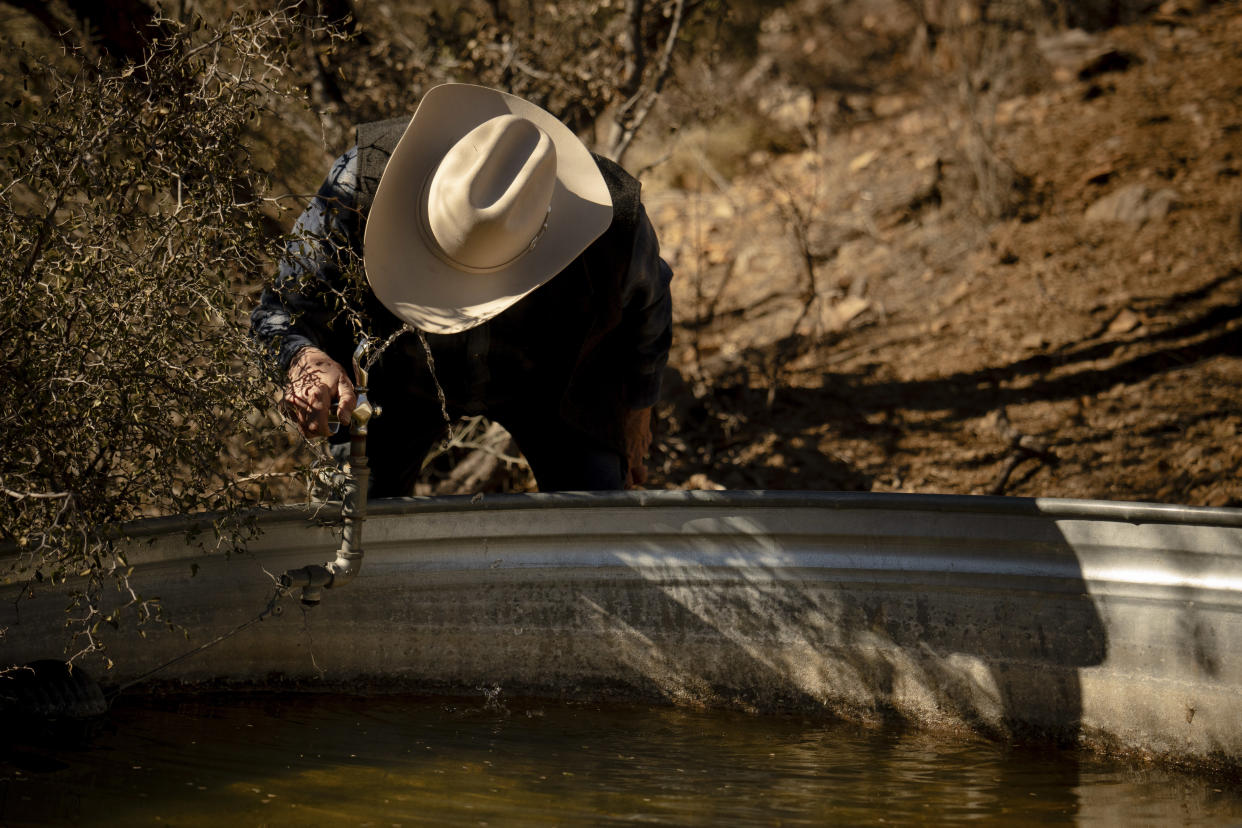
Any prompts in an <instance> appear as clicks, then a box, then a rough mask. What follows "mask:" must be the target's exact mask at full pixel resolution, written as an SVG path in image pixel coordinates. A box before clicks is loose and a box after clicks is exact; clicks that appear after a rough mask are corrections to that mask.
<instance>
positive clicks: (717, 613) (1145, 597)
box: [0, 492, 1242, 769]
mask: <svg viewBox="0 0 1242 828" xmlns="http://www.w3.org/2000/svg"><path fill="white" fill-rule="evenodd" d="M334 516H335V513H333V512H331V510H321V511H320V512H319V513H318V514H315V515H312V514H311V512H310V511H309V510H307V509H282V510H278V511H274V512H270V513H265V514H264V515H262V516H261V518H260V526H261V528H262V530H263V531H262V534H261V535H260V536H259V537H258V538H257V539H256V540H255V541H254V542H253V543H252V544H251V546H250V548H249V550H248V551H247V552H245V553H242V554H234V555H232V556H229V557H227V558H226V557H225V556H223V555H221V554H218V553H210V554H209V553H207V552H204V551H203V550H202V549H201V548H200V547H199V545H196V544H187V542H186V539H185V533H184V532H185V529H186V528H187V527H188V526H190V525H191V523H192V522H193V521H191V520H189V519H161V520H156V521H147V522H144V523H142V524H138V525H136V526H135V527H133V531H131V533H130V534H131V535H132V536H133V541H132V551H131V552H130V553H129V557H130V562H131V563H132V564H133V565H134V567H135V568H134V573H133V580H134V583H135V584H136V585H137V586H138V588H139V591H140V592H141V593H142V594H143V595H146V596H150V595H158V596H159V597H160V598H161V599H162V602H163V604H164V606H165V608H166V610H167V611H168V613H169V615H170V616H171V618H172V619H173V620H174V621H176V622H177V623H179V624H181V625H183V626H184V627H185V628H186V629H187V630H188V631H189V635H190V637H189V639H188V640H187V639H186V638H185V636H184V635H183V634H181V633H177V632H167V631H164V630H162V629H153V630H150V631H148V633H147V637H146V638H145V639H143V638H140V637H139V636H138V635H137V634H136V633H135V632H134V631H133V630H129V629H126V628H122V630H121V631H119V632H117V633H114V634H113V635H112V636H111V637H110V638H109V639H108V646H109V654H110V655H111V657H112V659H113V661H114V663H115V666H114V668H113V669H112V670H111V672H110V673H108V674H106V675H104V680H105V681H108V682H112V683H118V684H120V683H124V682H125V681H127V680H129V679H132V678H134V677H137V676H140V675H142V674H143V673H145V672H146V671H148V670H151V669H152V668H154V667H157V666H159V665H160V664H163V663H164V662H166V661H168V660H169V659H171V658H173V657H174V656H176V655H179V654H181V653H183V652H185V651H187V650H188V649H190V648H192V647H194V646H196V645H198V644H201V643H205V642H208V641H211V640H212V639H214V638H216V637H217V636H220V635H222V634H224V633H227V632H229V631H230V630H233V629H235V628H236V627H238V626H239V625H241V624H244V623H245V622H246V621H247V620H249V619H253V618H254V617H255V616H256V614H257V613H259V612H260V611H261V610H262V609H263V607H264V606H265V605H266V604H267V602H268V600H269V599H270V597H271V596H272V593H273V580H272V577H271V576H270V574H269V573H280V572H282V571H284V570H286V569H289V568H294V567H299V566H302V565H304V564H307V563H319V562H322V561H324V560H328V559H330V558H331V556H332V554H333V552H334V550H335V548H336V545H337V537H336V535H335V530H334V527H333V520H331V518H333V517H334ZM364 541H365V543H364V546H365V550H366V557H365V560H364V563H363V567H362V571H361V574H360V575H359V576H358V577H357V578H356V579H354V581H353V582H351V583H350V584H348V585H347V586H345V587H343V588H340V589H336V590H328V591H326V592H325V593H324V595H323V601H322V604H321V605H320V606H318V607H316V608H314V609H312V610H307V611H306V612H301V611H299V608H298V606H299V605H298V603H297V601H296V600H295V599H294V598H285V599H284V600H283V601H282V608H283V610H284V611H283V613H281V614H280V615H271V616H268V617H266V618H265V619H264V620H263V621H262V622H261V623H256V624H253V625H251V626H249V627H247V628H246V629H245V630H243V631H242V632H240V633H238V634H237V635H235V636H232V637H231V638H229V639H228V640H226V641H224V642H222V643H220V644H218V645H216V646H213V647H210V648H208V649H206V650H204V651H203V652H201V653H198V654H196V655H194V656H192V657H190V658H187V659H185V660H183V661H180V662H178V663H176V664H174V665H172V666H170V667H168V668H167V669H165V670H163V671H161V672H160V674H159V678H160V680H161V681H164V682H168V681H174V682H184V683H191V684H194V683H204V682H205V683H210V684H212V685H214V686H218V685H220V684H244V685H280V686H289V685H306V686H310V687H315V686H323V687H334V688H339V687H341V686H342V685H353V686H357V687H366V688H372V689H377V688H384V687H401V688H403V689H410V688H426V689H451V688H475V687H479V686H482V685H487V686H494V685H500V686H502V687H504V688H506V691H513V692H530V693H543V694H556V695H562V696H572V695H586V694H590V695H595V694H615V695H621V696H630V697H647V698H650V697H657V698H661V699H666V700H670V701H674V702H678V703H693V704H707V705H727V706H734V707H743V708H748V709H755V710H768V709H783V708H797V709H801V710H805V711H811V712H817V713H822V714H825V715H840V716H846V717H849V718H854V719H879V718H899V719H902V720H907V721H910V722H912V723H916V724H919V725H921V726H929V727H950V728H956V729H967V730H971V731H974V732H978V733H981V734H984V735H986V736H989V737H993V738H1013V737H1015V736H1017V737H1023V738H1029V737H1032V736H1035V737H1038V738H1041V739H1047V740H1054V741H1061V742H1066V741H1076V742H1080V743H1085V744H1089V745H1093V746H1097V747H1104V748H1121V749H1127V750H1135V751H1143V752H1147V753H1151V754H1155V755H1160V756H1163V757H1167V758H1171V759H1174V760H1178V761H1190V762H1195V763H1208V764H1214V765H1223V766H1227V767H1231V768H1235V769H1236V768H1238V767H1239V766H1242V715H1240V714H1242V702H1239V698H1240V697H1242V694H1240V693H1239V692H1238V691H1239V687H1242V510H1237V509H1199V508H1188V507H1178V506H1158V505H1142V504H1126V503H1105V502H1089V501H1067V500H1026V499H1017V498H985V497H955V496H935V495H875V494H829V493H771V492H754V493H736V492H734V493H725V492H711V493H708V492H692V493H690V492H628V493H617V494H607V495H593V494H592V495H588V494H583V495H574V494H559V495H525V496H503V497H485V498H477V497H476V498H475V499H456V498H450V499H438V500H436V499H433V500H420V499H410V500H393V501H382V502H378V503H373V504H371V507H370V512H369V515H368V519H367V522H366V530H365V537H364ZM9 569H10V566H8V565H4V564H0V571H3V572H6V573H8V574H6V575H5V581H4V585H3V586H2V587H0V627H7V628H8V630H7V634H6V636H5V638H4V639H3V640H0V661H2V662H5V663H22V662H25V661H29V660H33V659H36V658H46V657H48V656H52V655H56V654H58V653H61V652H62V651H63V647H64V631H63V622H64V615H63V610H64V603H65V602H64V599H63V596H58V595H56V594H54V593H51V592H49V591H46V590H45V591H39V592H36V597H35V598H33V599H23V600H21V601H15V598H16V596H17V595H18V594H19V593H20V591H21V586H20V581H21V577H22V576H21V573H20V572H9ZM88 665H89V663H88ZM96 672H97V674H98V673H100V672H102V671H101V670H99V669H98V668H96Z"/></svg>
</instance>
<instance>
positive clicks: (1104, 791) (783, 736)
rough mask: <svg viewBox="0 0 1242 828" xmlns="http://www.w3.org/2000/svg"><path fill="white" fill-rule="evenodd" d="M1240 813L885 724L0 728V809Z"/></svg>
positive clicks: (363, 705) (291, 717) (401, 817)
mask: <svg viewBox="0 0 1242 828" xmlns="http://www.w3.org/2000/svg"><path fill="white" fill-rule="evenodd" d="M967 822H973V823H985V824H994V823H1002V824H1032V823H1047V824H1077V823H1083V824H1097V823H1099V822H1105V823H1107V824H1122V825H1126V826H1127V828H1134V826H1144V825H1153V826H1154V825H1161V826H1163V825H1169V824H1178V825H1193V824H1202V825H1220V824H1230V823H1233V824H1238V823H1242V793H1240V792H1239V791H1238V790H1236V789H1235V788H1234V787H1231V786H1230V785H1229V784H1228V783H1227V782H1226V781H1224V780H1220V779H1213V778H1210V777H1196V776H1193V775H1189V774H1182V773H1180V772H1176V771H1172V770H1169V769H1162V768H1156V767H1149V766H1142V765H1135V764H1134V763H1132V762H1129V763H1127V762H1120V761H1113V760H1108V759H1104V758H1101V757H1098V756H1094V755H1090V754H1084V753H1080V752H1077V751H1036V750H1028V749H1023V748H1020V747H1013V746H1002V745H996V744H989V743H983V742H979V741H974V740H968V739H957V738H945V737H943V736H932V735H928V734H922V733H915V732H907V731H902V730H899V729H892V728H863V727H859V726H854V725H845V724H834V723H825V722H822V721H807V720H804V719H803V718H802V717H797V716H763V717H759V716H750V715H746V714H743V713H731V712H702V711H688V710H682V709H671V708H658V707H656V708H653V707H642V706H626V705H599V704H585V703H573V704H571V703H559V702H546V701H533V700H506V699H504V697H503V694H500V693H498V692H496V691H484V692H483V693H482V694H481V695H480V696H479V697H476V698H470V699H459V698H426V697H408V696H382V697H378V698H369V699H364V698H359V697H354V696H324V695H306V696H289V695H283V696H274V695H244V694H242V695H234V696H213V697H195V698H185V699H180V700H178V699H164V700H157V701H153V700H150V699H141V698H140V699H125V698H122V700H121V701H120V702H119V703H118V704H117V705H116V706H115V707H114V709H113V711H112V713H111V714H110V716H109V718H108V720H107V721H106V722H105V723H104V724H103V725H102V726H101V727H100V728H98V732H96V733H93V734H91V735H90V736H89V737H86V738H84V739H82V740H80V741H79V742H77V743H67V742H64V741H59V742H56V741H53V740H50V739H49V738H48V737H47V734H42V735H40V734H30V735H28V736H26V737H24V738H21V739H13V738H11V734H9V735H8V736H6V737H4V738H3V739H0V825H6V826H8V825H13V826H18V825H60V824H74V825H105V826H106V825H118V826H119V825H125V826H132V825H181V826H198V825H202V826H218V825H237V826H243V825H246V826H249V825H269V826H277V825H299V826H306V825H327V824H331V825H373V826H384V827H385V828H388V826H407V825H463V826H464V825H469V826H480V825H491V826H496V825H608V824H622V823H626V824H632V823H640V824H668V825H729V826H748V825H763V826H769V825H825V824H849V825H863V824H883V823H888V824H893V823H896V824H911V823H933V824H939V825H944V824H961V823H967Z"/></svg>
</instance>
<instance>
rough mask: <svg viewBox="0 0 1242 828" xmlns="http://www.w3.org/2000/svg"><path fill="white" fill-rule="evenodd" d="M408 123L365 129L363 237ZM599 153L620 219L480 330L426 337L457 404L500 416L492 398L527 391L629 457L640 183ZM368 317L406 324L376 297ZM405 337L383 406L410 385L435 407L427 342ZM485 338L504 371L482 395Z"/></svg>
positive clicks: (387, 367)
mask: <svg viewBox="0 0 1242 828" xmlns="http://www.w3.org/2000/svg"><path fill="white" fill-rule="evenodd" d="M409 120H410V119H409V117H403V118H394V119H392V120H388V121H379V122H375V123H369V124H362V125H360V126H359V127H357V131H356V134H357V142H358V179H359V180H358V202H357V205H356V206H357V208H358V215H359V216H360V219H361V222H362V223H361V225H360V226H359V228H358V236H357V237H358V238H359V239H361V238H363V236H364V232H365V221H366V216H367V215H368V213H369V212H370V208H371V203H372V201H373V200H374V197H375V189H376V187H377V186H378V185H379V181H380V178H381V176H382V175H383V172H384V167H385V166H386V165H387V163H388V159H389V157H390V156H391V155H392V151H393V149H395V147H396V145H397V141H398V140H400V138H401V136H402V135H403V134H404V132H405V128H406V126H407V125H408V123H409ZM594 158H595V162H596V164H597V165H598V167H599V169H600V172H601V173H602V174H603V176H604V180H605V182H606V183H607V185H608V192H609V194H610V195H611V196H612V203H613V220H612V224H611V225H610V226H609V227H608V229H607V230H606V231H605V232H604V234H603V235H602V236H600V237H599V238H598V239H596V240H595V241H594V242H593V243H592V244H591V246H590V247H588V248H587V249H586V250H585V251H584V252H583V253H582V254H580V255H579V256H578V258H576V259H575V260H574V261H573V262H571V263H570V264H569V265H568V266H567V267H566V268H565V269H564V270H563V271H561V272H560V273H559V274H557V275H556V276H555V277H553V278H552V279H551V280H549V281H548V282H546V283H545V284H544V285H542V286H541V287H539V288H537V289H536V290H535V291H533V292H532V293H531V294H529V295H528V296H526V297H525V298H523V299H522V300H521V301H519V302H517V303H516V304H515V305H513V306H512V307H510V308H508V309H507V310H505V311H504V312H503V313H501V314H500V315H499V316H497V317H495V318H494V319H492V320H490V321H488V322H486V323H484V324H483V325H481V326H479V327H478V329H473V330H471V331H463V332H462V333H459V334H447V335H427V337H426V339H427V342H428V344H429V345H430V347H431V351H432V356H433V357H434V359H435V364H436V374H437V377H438V378H439V379H440V382H441V384H442V385H443V386H444V390H445V393H446V394H447V396H448V398H449V402H450V404H451V405H453V406H455V407H457V408H458V410H460V411H464V413H470V414H473V413H492V412H490V411H487V407H488V406H487V403H488V399H492V398H495V397H496V396H497V395H499V396H500V397H502V398H503V397H505V396H507V395H512V394H515V393H516V394H520V395H523V398H525V399H532V400H534V402H535V403H536V404H539V405H547V406H550V408H551V409H552V410H556V411H559V413H560V415H561V416H562V417H564V418H565V420H566V421H567V422H569V423H570V424H571V425H573V426H575V427H577V428H579V429H580V430H582V431H585V432H586V433H588V434H590V435H592V436H594V437H595V438H596V439H598V440H600V441H601V442H603V443H604V444H605V445H608V446H610V447H612V448H614V449H615V450H617V451H618V452H619V453H621V455H622V457H624V454H625V453H624V436H623V433H622V428H621V422H622V421H621V414H622V412H623V411H624V410H625V408H626V400H627V399H629V394H628V389H627V388H626V387H625V378H626V377H627V376H628V375H629V374H628V372H627V371H626V367H627V363H628V360H629V359H630V356H629V355H628V354H627V353H626V350H625V347H624V341H623V338H622V337H620V336H617V334H618V333H621V332H622V331H620V325H621V321H622V306H621V296H622V288H623V285H624V281H625V278H626V274H627V272H628V270H629V264H630V256H631V252H632V249H633V243H634V234H635V231H636V227H637V223H638V220H639V211H640V192H639V190H640V185H639V182H638V181H637V179H635V178H634V177H633V176H631V175H629V174H628V173H627V172H625V170H623V169H622V168H621V167H620V166H619V165H617V164H616V163H614V162H612V161H609V160H608V159H606V158H603V157H600V156H598V155H596V156H594ZM365 253H366V251H365V250H364V251H363V255H364V256H365ZM367 313H368V315H369V316H370V317H371V320H372V325H373V326H374V327H375V329H376V331H375V332H376V333H377V334H378V335H381V336H383V335H386V334H387V333H389V332H392V331H395V330H397V329H398V328H399V327H400V322H399V321H398V320H397V319H396V318H395V317H394V316H393V315H392V314H391V313H389V312H388V310H387V309H386V308H384V307H383V306H382V305H381V304H380V303H379V302H378V300H375V299H374V297H369V301H368V308H367ZM398 342H399V343H400V344H401V347H400V348H399V349H396V348H394V350H397V351H398V354H399V355H400V356H398V355H397V354H394V356H393V357H392V358H390V357H389V355H388V354H385V356H384V359H383V360H381V368H383V369H384V370H383V371H382V373H381V372H378V371H377V373H375V374H374V375H373V376H374V378H373V380H372V385H373V388H374V395H375V397H376V399H377V400H379V401H380V402H381V403H382V402H383V401H384V400H383V398H384V397H385V396H391V395H392V394H394V393H401V392H400V391H397V390H396V389H397V388H401V387H404V388H405V393H406V394H408V395H409V397H410V398H412V399H413V398H419V399H424V400H425V401H427V402H428V403H430V401H431V399H432V397H431V394H432V393H433V390H432V389H433V386H431V385H429V380H430V376H429V373H428V371H427V369H426V360H425V354H423V352H422V346H421V344H420V343H419V342H418V339H417V338H416V337H414V336H409V335H407V336H405V337H402V338H401V339H400V340H398ZM480 343H484V345H483V347H484V348H485V349H486V351H487V352H488V353H490V354H491V357H492V361H493V362H494V363H495V364H497V365H499V366H501V367H502V371H501V372H500V373H501V374H502V375H501V376H496V375H495V372H494V371H493V372H492V375H491V376H490V377H488V378H487V379H488V383H487V389H488V390H487V391H486V392H485V393H483V395H482V398H481V397H480V396H479V394H478V391H479V389H477V388H473V387H471V377H473V378H474V379H475V380H476V384H477V379H478V377H479V376H480V374H479V371H478V369H477V367H471V366H470V365H468V364H467V361H468V360H469V359H471V358H472V356H473V355H474V353H475V352H477V351H478V350H479V349H480ZM484 376H486V373H485V374H484ZM385 386H387V388H386V387H385ZM485 398H487V399H485Z"/></svg>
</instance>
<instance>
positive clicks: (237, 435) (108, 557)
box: [0, 12, 295, 651]
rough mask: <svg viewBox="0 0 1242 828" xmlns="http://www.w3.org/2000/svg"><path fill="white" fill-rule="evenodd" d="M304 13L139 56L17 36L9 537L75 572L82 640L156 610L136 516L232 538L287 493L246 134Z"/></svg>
mask: <svg viewBox="0 0 1242 828" xmlns="http://www.w3.org/2000/svg"><path fill="white" fill-rule="evenodd" d="M294 22H295V21H294V20H293V18H291V17H290V15H288V14H285V13H280V12H277V13H267V14H250V15H239V16H235V17H233V18H231V19H229V20H228V21H227V22H226V23H224V24H223V25H221V26H218V27H213V26H207V25H204V24H202V22H201V21H198V22H195V23H193V24H191V25H172V24H170V30H171V31H172V32H173V33H174V34H173V36H171V37H167V38H165V39H164V40H162V41H161V42H160V43H159V44H158V46H156V47H154V48H152V49H151V50H150V52H149V54H148V57H147V59H146V60H145V62H143V63H142V64H134V63H130V64H128V65H126V66H123V67H122V66H117V65H115V64H113V63H110V62H107V61H100V62H90V61H86V60H84V61H82V62H81V63H79V64H76V65H75V64H74V62H72V61H68V60H66V61H63V62H61V63H60V64H59V65H57V64H56V63H54V62H52V61H47V60H43V59H42V58H41V56H40V55H35V54H28V53H25V52H24V47H23V45H22V44H19V43H14V42H11V41H10V42H7V43H4V45H3V47H2V48H3V51H4V52H6V54H8V55H9V58H8V59H9V60H10V61H12V62H14V63H18V69H19V72H20V74H19V75H17V77H19V78H20V86H19V87H17V88H16V89H12V88H11V89H8V90H6V92H7V94H6V96H5V100H4V103H3V107H4V114H3V134H2V137H0V158H2V159H3V165H4V168H5V169H6V170H11V171H12V174H13V178H12V179H11V180H10V181H6V182H5V187H4V188H3V190H2V191H0V268H2V270H3V273H4V277H3V279H2V280H0V331H3V333H2V334H0V366H3V367H2V369H0V370H2V371H3V375H4V376H5V377H6V378H7V380H8V386H9V393H7V394H5V395H3V397H2V398H0V452H2V454H3V457H4V464H3V471H2V473H0V486H2V491H0V542H2V543H3V545H4V546H5V547H7V548H8V549H10V550H13V551H15V552H16V558H14V559H11V560H12V561H14V563H13V570H14V571H12V572H9V573H6V577H8V578H20V577H28V580H29V588H30V589H34V588H36V585H37V584H38V583H40V582H50V583H53V584H58V583H65V582H69V583H70V584H72V585H73V591H72V594H73V606H72V607H71V608H70V610H69V613H70V615H69V620H70V622H71V623H72V624H73V627H74V630H75V636H77V637H80V639H79V641H78V644H77V646H78V648H79V649H80V650H82V651H89V650H91V649H96V648H98V647H99V638H98V632H99V631H100V629H101V626H102V625H108V624H110V625H116V624H117V623H118V619H119V617H120V614H121V612H122V611H125V610H128V611H130V612H131V613H133V614H134V615H136V616H137V618H138V620H139V622H140V623H144V622H147V621H150V620H151V619H153V618H156V617H158V605H157V601H156V600H155V599H152V598H150V597H148V596H144V595H141V594H139V593H137V592H136V591H134V590H133V589H132V588H131V587H130V584H129V582H128V573H129V569H128V565H127V562H126V560H125V557H124V554H123V551H122V549H121V546H120V543H119V542H120V540H121V539H122V538H123V536H124V531H125V530H124V524H125V522H126V521H130V520H132V519H134V518H138V517H141V516H145V515H151V514H167V513H184V512H197V511H202V510H214V511H217V512H218V513H219V516H218V517H217V518H216V520H215V523H214V526H215V530H216V538H215V540H216V542H217V543H218V544H219V545H220V546H222V547H223V548H225V549H232V548H233V547H235V546H237V545H239V544H241V543H243V542H244V540H245V538H246V536H247V534H248V529H247V526H246V525H245V521H244V520H242V519H241V517H239V515H240V513H239V512H238V510H239V509H241V508H242V507H246V506H249V505H252V504H254V503H257V502H260V501H262V500H264V499H266V498H268V497H269V496H270V492H271V484H272V483H273V482H274V481H275V478H272V477H269V476H267V475H264V474H261V473H255V467H256V458H258V457H262V456H266V455H270V454H271V453H273V452H275V451H276V450H277V449H278V447H280V446H281V445H283V444H284V443H285V441H286V440H287V437H286V434H285V430H284V427H283V425H282V423H281V418H280V417H279V416H278V415H277V414H276V413H275V412H274V411H273V410H272V407H271V403H272V400H273V395H272V385H271V382H270V378H269V377H266V376H264V375H263V373H262V371H261V369H260V367H259V366H260V361H259V360H258V358H257V355H256V354H255V353H254V349H253V346H252V344H251V343H250V341H249V339H248V337H247V335H246V327H245V325H244V321H243V319H244V316H243V311H244V310H245V309H244V308H242V307H240V305H241V303H242V301H243V299H242V294H241V292H240V291H239V286H240V285H241V284H242V283H243V281H244V280H247V279H250V278H253V276H254V275H255V274H257V273H259V272H261V271H263V270H264V269H265V268H266V267H267V261H268V249H269V247H270V245H271V239H270V230H268V229H267V228H266V227H265V218H264V214H263V209H262V208H263V200H262V198H261V197H260V195H259V194H261V193H263V192H264V189H265V182H264V180H263V177H262V175H261V173H260V172H259V171H258V170H257V169H256V168H255V167H254V166H253V164H252V163H251V160H250V158H249V155H248V152H247V136H248V132H249V130H250V128H251V125H252V124H253V123H254V122H255V121H256V119H257V118H258V116H259V114H260V112H262V111H263V110H264V109H265V108H266V107H267V106H268V104H269V102H270V101H271V100H272V97H273V96H274V95H278V94H280V92H279V89H278V87H279V85H280V84H281V83H282V82H283V77H284V74H285V71H286V67H287V63H286V61H285V57H286V51H285V48H284V45H283V44H285V43H287V42H288V40H289V35H290V32H291V30H292V28H293V25H294ZM109 584H113V585H115V586H116V587H117V588H118V589H119V590H120V591H121V594H122V596H123V597H122V599H121V601H120V602H119V605H120V607H121V609H120V610H108V609H104V607H105V606H114V605H116V604H117V602H116V601H112V600H109V601H108V602H106V603H105V602H104V601H103V597H104V594H105V590H106V588H107V587H108V586H109Z"/></svg>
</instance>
